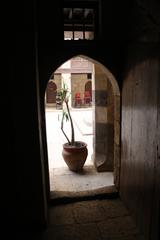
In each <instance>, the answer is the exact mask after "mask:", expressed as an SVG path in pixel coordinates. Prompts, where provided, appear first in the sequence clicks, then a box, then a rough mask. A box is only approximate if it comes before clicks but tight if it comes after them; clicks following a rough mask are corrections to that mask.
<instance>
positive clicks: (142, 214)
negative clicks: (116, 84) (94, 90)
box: [120, 60, 158, 239]
mask: <svg viewBox="0 0 160 240" xmlns="http://www.w3.org/2000/svg"><path fill="white" fill-rule="evenodd" d="M130 69H132V70H130V71H129V73H128V76H127V77H126V79H125V81H124V83H123V90H122V153H121V186H120V189H121V197H122V198H123V200H124V201H125V202H126V204H127V205H128V207H129V209H130V210H131V211H132V213H133V216H134V218H135V220H136V222H137V224H138V226H139V228H140V230H141V231H142V232H143V233H145V236H146V239H149V235H150V226H151V219H152V214H153V209H152V207H153V205H152V204H153V194H154V189H155V188H154V187H155V186H154V184H155V163H156V159H157V134H156V133H157V84H158V64H157V61H156V60H155V61H154V60H145V61H142V62H141V63H138V64H137V65H135V66H134V67H133V68H130Z"/></svg>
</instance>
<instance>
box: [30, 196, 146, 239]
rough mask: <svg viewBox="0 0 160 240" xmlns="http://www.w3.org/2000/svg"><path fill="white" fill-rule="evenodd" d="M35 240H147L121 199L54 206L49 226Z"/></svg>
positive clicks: (51, 209)
mask: <svg viewBox="0 0 160 240" xmlns="http://www.w3.org/2000/svg"><path fill="white" fill-rule="evenodd" d="M34 239H37V240H38V239H41V240H46V239H47V240H53V239H54V240H145V238H144V237H143V236H142V235H141V234H140V232H139V231H138V229H137V228H136V225H135V223H134V221H133V219H132V217H131V215H130V214H129V212H128V210H127V209H126V207H125V206H124V204H123V203H122V201H121V200H120V198H115V199H98V200H92V201H80V202H74V203H68V204H63V205H56V206H52V207H51V208H50V211H49V226H48V229H46V230H45V231H44V232H43V233H41V234H40V235H39V236H35V238H34Z"/></svg>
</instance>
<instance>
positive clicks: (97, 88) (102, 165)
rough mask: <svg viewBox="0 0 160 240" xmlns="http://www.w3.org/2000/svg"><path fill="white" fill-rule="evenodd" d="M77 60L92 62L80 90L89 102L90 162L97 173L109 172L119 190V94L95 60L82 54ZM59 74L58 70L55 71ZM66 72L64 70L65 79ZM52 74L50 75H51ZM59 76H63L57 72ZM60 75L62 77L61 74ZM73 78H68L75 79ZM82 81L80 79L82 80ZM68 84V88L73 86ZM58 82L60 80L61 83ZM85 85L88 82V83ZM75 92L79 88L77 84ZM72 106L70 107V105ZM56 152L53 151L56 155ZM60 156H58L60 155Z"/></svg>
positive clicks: (116, 85) (110, 78) (116, 87)
mask: <svg viewBox="0 0 160 240" xmlns="http://www.w3.org/2000/svg"><path fill="white" fill-rule="evenodd" d="M78 57H81V58H84V59H87V60H88V61H90V62H92V64H93V65H94V67H93V69H92V70H93V74H92V75H93V77H92V81H90V80H89V81H88V80H86V82H85V84H84V85H83V88H84V91H85V90H86V89H87V90H88V89H89V90H90V91H91V92H92V94H91V95H92V99H93V108H92V111H93V112H92V113H93V122H92V124H93V149H94V150H93V151H94V153H93V158H92V159H93V161H94V166H95V167H96V169H97V172H106V171H107V172H113V174H114V184H115V186H116V187H117V188H118V187H119V166H120V154H119V152H120V144H119V137H120V136H119V135H120V131H119V129H120V109H119V108H120V104H119V103H120V92H119V87H118V84H117V82H116V80H115V78H114V76H113V75H112V74H111V72H110V71H109V70H108V69H107V68H106V67H105V66H103V65H102V64H101V63H99V62H98V61H96V60H93V59H91V58H89V57H86V56H84V55H79V56H78ZM58 71H59V73H60V70H58ZM68 73H69V70H67V76H68ZM52 74H53V73H52ZM61 74H64V73H62V72H61ZM63 76H64V75H63ZM77 76H78V75H76V76H72V77H71V78H73V77H74V79H75V80H76V79H77ZM82 79H83V78H81V81H82ZM85 79H86V78H85ZM67 81H69V82H68V83H69V86H70V87H71V88H72V86H74V84H73V83H71V82H70V80H69V78H68V77H67ZM61 82H62V81H61ZM88 82H89V83H88ZM78 86H79V90H80V89H83V88H81V86H80V85H78ZM72 105H73V104H72ZM56 151H57V149H55V150H54V153H55V154H56ZM60 154H61V153H60Z"/></svg>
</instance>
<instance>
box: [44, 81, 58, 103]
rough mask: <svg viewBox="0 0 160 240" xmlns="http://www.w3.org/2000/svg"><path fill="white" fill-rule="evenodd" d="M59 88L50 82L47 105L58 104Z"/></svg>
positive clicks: (47, 90)
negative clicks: (57, 92) (57, 91)
mask: <svg viewBox="0 0 160 240" xmlns="http://www.w3.org/2000/svg"><path fill="white" fill-rule="evenodd" d="M56 90H57V86H56V84H55V83H54V82H53V81H49V82H48V84H47V88H46V104H55V103H56Z"/></svg>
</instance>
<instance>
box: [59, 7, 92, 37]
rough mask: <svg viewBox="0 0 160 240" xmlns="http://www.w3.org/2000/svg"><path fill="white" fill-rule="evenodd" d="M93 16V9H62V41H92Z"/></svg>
mask: <svg viewBox="0 0 160 240" xmlns="http://www.w3.org/2000/svg"><path fill="white" fill-rule="evenodd" d="M95 15H96V9H95V8H88V7H81V8H78V7H72V8H71V7H65V8H63V21H64V40H94V39H95Z"/></svg>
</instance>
